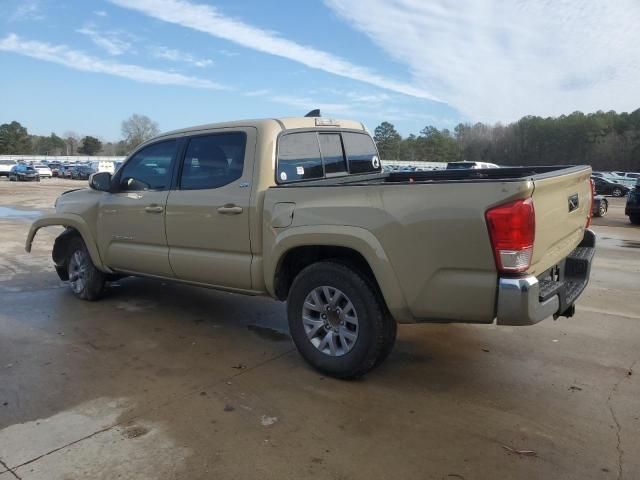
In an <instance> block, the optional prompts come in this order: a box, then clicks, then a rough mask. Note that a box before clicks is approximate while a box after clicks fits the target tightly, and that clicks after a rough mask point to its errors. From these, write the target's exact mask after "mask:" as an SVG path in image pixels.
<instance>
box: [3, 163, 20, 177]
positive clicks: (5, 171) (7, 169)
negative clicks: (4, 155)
mask: <svg viewBox="0 0 640 480" xmlns="http://www.w3.org/2000/svg"><path fill="white" fill-rule="evenodd" d="M16 165H17V163H16V162H14V161H13V160H0V177H8V176H9V172H10V171H11V169H12V168H13V167H15V166H16Z"/></svg>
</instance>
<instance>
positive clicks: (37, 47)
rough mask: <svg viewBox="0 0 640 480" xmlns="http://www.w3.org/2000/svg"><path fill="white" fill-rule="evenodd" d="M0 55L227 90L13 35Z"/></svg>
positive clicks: (2, 43)
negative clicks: (18, 55) (15, 55)
mask: <svg viewBox="0 0 640 480" xmlns="http://www.w3.org/2000/svg"><path fill="white" fill-rule="evenodd" d="M0 51H6V52H13V53H17V54H20V55H25V56H28V57H32V58H37V59H39V60H44V61H47V62H53V63H57V64H59V65H64V66H66V67H69V68H73V69H75V70H82V71H85V72H95V73H104V74H108V75H114V76H116V77H122V78H128V79H129V80H135V81H137V82H142V83H152V84H157V85H179V86H184V87H193V88H204V89H211V90H221V89H227V88H226V87H224V86H223V85H220V84H217V83H214V82H212V81H211V80H207V79H203V78H197V77H190V76H186V75H181V74H179V73H170V72H164V71H161V70H154V69H150V68H145V67H141V66H139V65H130V64H125V63H116V62H112V61H109V60H103V59H101V58H98V57H93V56H90V55H87V54H85V53H84V52H81V51H78V50H72V49H70V48H69V47H67V46H66V45H51V44H49V43H43V42H38V41H33V40H26V39H23V38H21V37H19V36H17V35H15V34H13V33H11V34H9V35H7V36H6V37H5V38H2V39H0Z"/></svg>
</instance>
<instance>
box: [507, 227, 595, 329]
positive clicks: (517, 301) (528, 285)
mask: <svg viewBox="0 0 640 480" xmlns="http://www.w3.org/2000/svg"><path fill="white" fill-rule="evenodd" d="M595 246H596V239H595V234H594V233H593V232H592V231H591V230H586V231H585V233H584V238H583V239H582V242H581V243H580V245H578V246H577V247H576V248H575V250H573V252H571V253H570V254H569V256H568V257H567V258H566V259H565V260H564V261H563V262H562V263H561V264H560V265H558V266H557V267H555V268H554V271H553V277H550V276H545V278H541V279H539V278H537V277H534V276H533V275H529V276H526V277H519V278H500V279H499V281H498V306H497V315H496V316H497V323H498V325H533V324H535V323H538V322H540V321H541V320H544V319H545V318H548V317H550V316H552V315H553V316H554V317H558V316H567V317H570V316H572V315H573V312H574V303H575V301H576V300H577V299H578V297H579V296H580V295H581V294H582V292H583V291H584V289H585V288H586V286H587V283H588V282H589V275H590V273H591V263H592V261H593V256H594V253H595Z"/></svg>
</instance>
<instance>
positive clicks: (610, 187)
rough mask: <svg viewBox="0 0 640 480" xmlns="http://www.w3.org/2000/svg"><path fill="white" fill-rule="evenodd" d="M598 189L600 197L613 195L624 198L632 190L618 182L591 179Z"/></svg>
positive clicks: (599, 178)
mask: <svg viewBox="0 0 640 480" xmlns="http://www.w3.org/2000/svg"><path fill="white" fill-rule="evenodd" d="M591 178H592V179H593V183H594V185H595V187H596V193H597V194H598V195H613V196H614V197H622V196H624V195H626V194H627V193H629V190H630V188H629V187H625V186H624V185H622V184H620V183H616V182H612V181H609V180H606V179H604V178H601V177H591Z"/></svg>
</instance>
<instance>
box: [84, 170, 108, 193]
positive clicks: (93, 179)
mask: <svg viewBox="0 0 640 480" xmlns="http://www.w3.org/2000/svg"><path fill="white" fill-rule="evenodd" d="M89 186H90V187H91V188H93V189H94V190H97V191H99V192H109V191H111V174H110V173H109V172H98V173H92V174H91V176H90V177H89Z"/></svg>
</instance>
